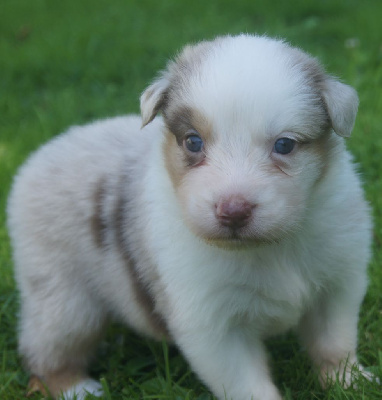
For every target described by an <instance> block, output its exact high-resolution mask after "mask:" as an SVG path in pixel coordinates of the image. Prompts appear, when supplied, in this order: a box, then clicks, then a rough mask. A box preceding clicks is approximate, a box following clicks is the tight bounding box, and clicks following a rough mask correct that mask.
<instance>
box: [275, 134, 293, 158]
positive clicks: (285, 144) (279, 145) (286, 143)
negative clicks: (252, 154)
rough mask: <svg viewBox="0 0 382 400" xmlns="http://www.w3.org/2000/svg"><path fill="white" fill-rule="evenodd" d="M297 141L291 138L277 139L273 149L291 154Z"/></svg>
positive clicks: (279, 152) (276, 151)
mask: <svg viewBox="0 0 382 400" xmlns="http://www.w3.org/2000/svg"><path fill="white" fill-rule="evenodd" d="M295 144H296V142H295V141H294V140H293V139H290V138H286V137H285V138H280V139H277V140H276V142H275V145H274V146H273V151H274V152H275V153H278V154H289V153H290V152H291V151H292V150H293V149H294V145H295Z"/></svg>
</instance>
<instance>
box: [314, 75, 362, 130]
mask: <svg viewBox="0 0 382 400" xmlns="http://www.w3.org/2000/svg"><path fill="white" fill-rule="evenodd" d="M322 95H323V98H324V101H325V104H326V107H327V110H328V113H329V117H330V121H331V123H332V128H333V130H334V132H335V133H336V134H337V135H339V136H343V137H349V136H350V134H351V131H352V129H353V126H354V122H355V117H356V115H357V110H358V95H357V92H356V91H355V90H354V89H353V88H352V87H350V86H348V85H345V84H344V83H341V82H339V81H338V80H336V79H334V78H332V77H328V78H327V79H326V80H325V81H324V82H323V89H322Z"/></svg>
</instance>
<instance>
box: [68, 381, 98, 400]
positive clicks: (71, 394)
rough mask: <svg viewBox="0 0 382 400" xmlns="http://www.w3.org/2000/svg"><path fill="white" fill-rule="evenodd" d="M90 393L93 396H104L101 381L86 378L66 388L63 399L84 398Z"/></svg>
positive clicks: (78, 399)
mask: <svg viewBox="0 0 382 400" xmlns="http://www.w3.org/2000/svg"><path fill="white" fill-rule="evenodd" d="M88 394H92V395H93V396H97V397H102V396H103V390H102V386H101V384H100V383H99V382H97V381H95V380H93V379H86V380H84V381H82V382H80V383H77V385H75V386H73V387H71V388H70V389H68V390H66V391H65V392H64V393H63V394H62V397H61V399H62V400H73V399H76V400H84V399H85V398H86V396H87V395H88Z"/></svg>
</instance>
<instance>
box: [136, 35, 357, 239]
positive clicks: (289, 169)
mask: <svg viewBox="0 0 382 400" xmlns="http://www.w3.org/2000/svg"><path fill="white" fill-rule="evenodd" d="M357 104H358V101H357V96H356V94H355V92H354V91H353V89H351V88H350V87H348V86H346V85H343V84H341V83H339V82H338V81H335V80H333V79H332V78H330V77H328V76H326V75H325V74H324V72H323V71H322V69H321V68H320V66H319V65H318V63H317V62H316V61H315V60H313V59H312V58H310V57H308V56H307V55H305V54H304V53H302V52H300V51H298V50H296V49H293V48H291V47H289V46H287V45H286V44H284V43H282V42H279V41H274V40H270V39H266V38H259V37H251V36H239V37H236V38H231V37H226V38H221V39H217V40H215V41H213V42H204V43H201V44H199V45H197V46H194V47H187V48H186V49H185V50H184V51H183V53H182V54H181V55H180V56H179V57H178V58H177V60H176V61H175V62H174V63H171V64H170V65H169V66H168V70H167V71H166V72H165V73H164V74H163V75H162V77H161V78H160V79H158V80H157V81H156V82H154V84H153V85H152V86H151V87H149V88H148V89H147V90H146V92H145V93H144V94H143V95H142V103H141V106H142V115H143V123H144V124H146V123H148V122H150V121H151V120H152V119H153V118H154V116H155V114H156V113H157V111H159V110H161V111H162V114H163V117H164V121H165V125H166V132H165V134H166V140H165V143H164V155H165V162H166V167H167V170H168V173H169V175H170V177H171V180H172V182H173V185H174V188H175V192H176V194H177V196H178V198H179V202H180V204H181V207H182V210H183V215H184V219H185V221H186V223H187V225H188V226H189V227H190V229H191V230H192V231H193V232H194V233H195V234H196V235H198V236H200V237H202V238H203V239H205V240H206V241H208V242H212V243H214V244H217V245H222V246H230V245H232V244H235V245H238V244H247V243H248V242H274V241H278V240H280V239H281V238H282V237H284V236H285V235H288V234H290V233H291V232H293V231H296V230H298V229H299V226H300V225H301V222H302V221H303V219H304V218H305V216H306V212H308V211H309V210H308V208H309V206H310V201H311V199H312V196H313V194H314V191H315V188H316V186H317V183H318V182H319V181H320V179H322V178H323V176H324V175H325V172H326V169H327V166H328V163H330V159H331V155H332V153H333V149H335V148H336V147H338V146H340V142H341V140H340V139H339V137H338V136H336V135H335V134H334V133H333V132H332V129H334V130H335V131H336V133H337V134H339V135H341V136H348V135H349V134H350V131H351V129H352V126H353V123H354V118H355V114H356V110H357Z"/></svg>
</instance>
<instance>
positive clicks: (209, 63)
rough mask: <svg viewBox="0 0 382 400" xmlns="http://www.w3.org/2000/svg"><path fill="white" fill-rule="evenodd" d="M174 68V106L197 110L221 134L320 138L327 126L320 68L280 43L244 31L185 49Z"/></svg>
mask: <svg viewBox="0 0 382 400" xmlns="http://www.w3.org/2000/svg"><path fill="white" fill-rule="evenodd" d="M173 71H174V74H173V75H174V76H175V77H176V78H175V80H174V83H173V86H172V95H171V94H170V102H171V97H172V98H173V99H176V100H175V101H174V103H173V105H171V104H168V106H169V109H170V110H171V108H173V111H174V112H175V111H176V108H177V107H176V105H179V104H180V106H179V107H180V108H182V109H184V108H188V109H193V110H197V111H198V112H199V113H200V114H201V115H204V117H205V118H206V119H208V120H209V121H211V123H212V125H213V126H214V128H215V129H217V130H219V132H221V133H220V134H223V133H224V132H227V134H230V133H232V129H234V130H237V129H241V130H245V131H247V132H252V133H255V134H256V135H259V134H264V135H269V134H279V133H281V132H283V131H296V132H299V133H302V134H307V135H311V136H315V135H318V134H319V133H320V132H321V131H322V130H323V129H324V126H326V125H327V120H328V117H327V113H326V110H325V107H324V105H323V101H322V98H321V96H320V80H321V79H323V78H322V76H323V72H322V70H321V68H320V67H319V65H318V64H317V63H316V62H315V60H313V59H312V58H310V57H308V56H307V55H305V54H304V53H302V52H301V51H299V50H297V49H294V48H291V47H290V46H288V45H287V44H285V43H283V42H281V41H276V40H272V39H268V38H263V37H253V36H245V35H242V36H239V37H235V38H232V37H225V38H221V39H218V40H216V41H214V42H205V43H202V44H199V45H197V46H195V47H188V48H186V49H185V51H184V52H183V53H182V54H181V55H180V57H179V58H178V60H177V62H176V63H175V64H173Z"/></svg>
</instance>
